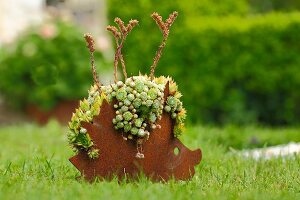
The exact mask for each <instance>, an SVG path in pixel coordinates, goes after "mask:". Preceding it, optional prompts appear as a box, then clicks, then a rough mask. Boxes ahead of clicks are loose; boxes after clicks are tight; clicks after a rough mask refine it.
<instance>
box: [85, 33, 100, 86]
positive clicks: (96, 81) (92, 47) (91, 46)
mask: <svg viewBox="0 0 300 200" xmlns="http://www.w3.org/2000/svg"><path fill="white" fill-rule="evenodd" d="M84 38H85V41H86V43H87V48H88V49H89V51H90V54H91V66H92V72H93V79H94V84H96V86H97V88H98V90H99V91H100V89H101V83H100V81H99V79H98V77H97V71H96V67H95V58H94V52H95V41H94V39H93V37H92V36H91V34H89V33H86V34H84Z"/></svg>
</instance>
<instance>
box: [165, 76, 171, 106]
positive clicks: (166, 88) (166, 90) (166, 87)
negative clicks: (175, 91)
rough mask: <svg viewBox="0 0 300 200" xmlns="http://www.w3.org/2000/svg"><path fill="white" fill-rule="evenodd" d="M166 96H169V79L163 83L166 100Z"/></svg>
mask: <svg viewBox="0 0 300 200" xmlns="http://www.w3.org/2000/svg"><path fill="white" fill-rule="evenodd" d="M168 96H170V83H169V81H168V82H167V83H166V85H165V90H164V101H165V102H166V101H167V98H168Z"/></svg>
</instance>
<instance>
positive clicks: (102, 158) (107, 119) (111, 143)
mask: <svg viewBox="0 0 300 200" xmlns="http://www.w3.org/2000/svg"><path fill="white" fill-rule="evenodd" d="M166 88H169V87H168V84H167V85H166ZM168 95H169V91H168V89H166V90H165V97H167V96H168ZM114 117H115V110H114V108H113V104H109V103H108V102H107V101H104V102H103V104H102V106H101V112H100V114H99V115H98V116H96V117H94V119H93V123H83V127H84V128H86V129H87V131H88V133H89V135H90V137H91V139H92V140H93V142H94V145H95V148H97V149H99V157H98V158H97V159H94V160H93V159H90V158H89V157H88V155H87V153H86V152H85V151H81V152H79V153H78V154H77V155H76V156H74V157H72V158H70V162H71V163H72V164H73V165H74V166H75V167H76V168H77V169H78V170H79V171H80V172H81V175H82V176H84V178H85V179H86V180H89V181H92V180H94V179H95V178H96V177H98V178H100V179H111V178H113V177H114V176H117V177H118V178H119V179H120V180H121V179H123V178H124V177H127V178H129V179H135V178H137V177H138V175H139V174H141V172H143V173H144V174H145V175H146V176H147V177H148V178H150V179H151V180H153V181H167V180H169V179H170V178H172V177H173V178H174V179H175V180H188V179H190V178H192V177H193V175H194V174H195V170H194V167H195V165H197V164H199V163H200V160H201V158H202V153H201V150H200V149H197V150H195V151H191V150H189V149H188V148H187V147H186V146H184V145H183V144H182V143H181V142H180V140H178V139H177V138H175V137H174V136H173V126H174V124H173V120H172V119H171V117H170V115H169V114H168V113H165V112H164V113H163V115H162V119H161V120H160V121H159V123H158V124H160V126H161V128H160V129H159V128H157V129H155V130H153V131H151V132H150V137H149V139H148V140H147V141H145V142H144V143H143V154H144V158H143V159H140V158H136V153H137V148H136V142H135V141H134V140H124V139H123V137H122V133H121V131H120V130H115V129H114V127H113V124H112V119H113V118H114ZM174 149H176V150H177V151H178V154H176V153H175V152H174Z"/></svg>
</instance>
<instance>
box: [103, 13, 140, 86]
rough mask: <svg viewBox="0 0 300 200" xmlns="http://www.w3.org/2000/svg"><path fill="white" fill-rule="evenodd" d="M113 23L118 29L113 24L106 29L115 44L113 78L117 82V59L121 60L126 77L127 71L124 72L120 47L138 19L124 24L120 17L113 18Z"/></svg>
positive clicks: (123, 66) (124, 67)
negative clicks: (111, 35)
mask: <svg viewBox="0 0 300 200" xmlns="http://www.w3.org/2000/svg"><path fill="white" fill-rule="evenodd" d="M115 23H116V24H117V25H118V26H119V30H118V29H117V28H116V27H115V26H108V27H107V30H108V31H110V32H111V33H112V34H113V36H114V38H115V40H116V45H117V50H116V53H115V59H114V79H115V82H117V81H118V77H117V68H118V59H120V61H121V65H122V69H123V74H124V78H125V79H127V72H126V66H125V61H124V58H123V55H122V48H123V45H124V42H125V40H126V37H127V35H128V34H129V32H131V30H132V29H133V28H134V27H135V26H136V25H137V24H138V21H137V20H130V21H129V23H128V24H127V25H126V26H125V25H124V22H123V21H122V20H121V19H120V18H115ZM119 40H121V42H119Z"/></svg>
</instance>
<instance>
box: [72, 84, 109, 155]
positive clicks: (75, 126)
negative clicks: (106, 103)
mask: <svg viewBox="0 0 300 200" xmlns="http://www.w3.org/2000/svg"><path fill="white" fill-rule="evenodd" d="M104 99H105V95H103V94H100V93H99V91H98V90H97V86H96V85H94V86H92V87H91V88H90V90H89V96H88V99H84V100H82V101H80V103H79V108H77V109H76V110H75V113H73V115H72V118H71V122H69V132H68V141H69V144H70V145H71V146H72V148H73V150H74V151H75V152H77V151H78V150H86V151H87V153H88V155H89V157H90V158H97V157H98V155H99V150H98V149H95V148H93V145H94V144H93V141H92V140H91V138H90V137H89V134H88V133H87V130H86V129H85V128H83V127H82V124H81V123H82V122H91V121H93V117H94V116H96V115H99V113H100V107H101V105H102V101H103V100H104Z"/></svg>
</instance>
